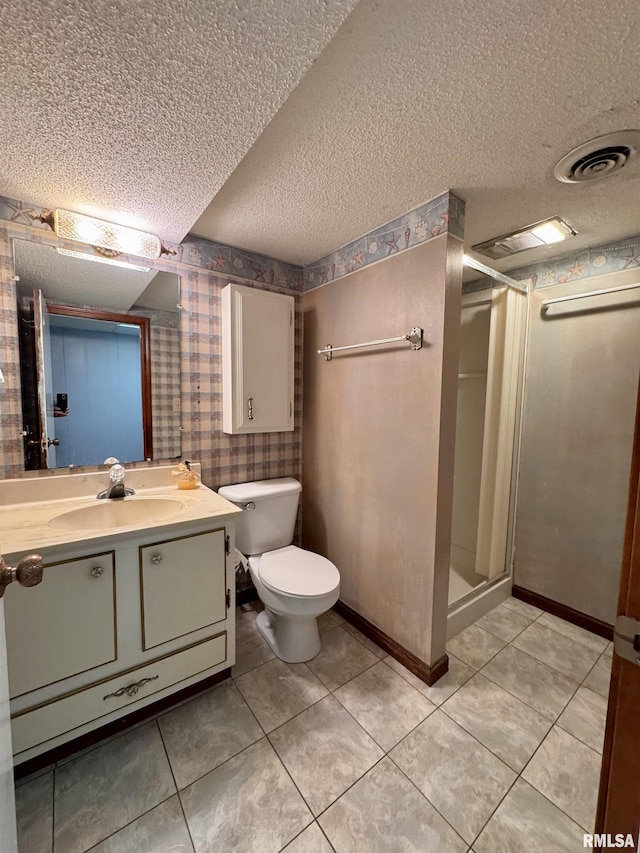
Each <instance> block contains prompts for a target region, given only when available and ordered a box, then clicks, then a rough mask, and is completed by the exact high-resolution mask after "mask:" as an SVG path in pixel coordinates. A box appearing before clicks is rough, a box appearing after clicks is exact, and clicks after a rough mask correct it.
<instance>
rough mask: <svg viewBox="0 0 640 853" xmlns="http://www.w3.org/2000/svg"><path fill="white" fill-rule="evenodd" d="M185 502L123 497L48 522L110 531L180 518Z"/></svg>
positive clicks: (68, 527) (56, 524) (61, 526)
mask: <svg viewBox="0 0 640 853" xmlns="http://www.w3.org/2000/svg"><path fill="white" fill-rule="evenodd" d="M182 507H183V503H182V501H176V500H173V499H171V498H122V499H121V500H101V501H98V500H97V501H96V503H95V504H92V505H91V506H87V507H82V509H72V510H70V511H69V512H64V513H62V515H57V516H55V518H52V519H51V521H49V527H55V528H58V529H60V530H110V529H111V528H113V527H130V526H131V525H138V524H144V523H145V522H152V521H163V520H165V519H167V518H170V517H171V516H173V515H178V513H179V512H180V510H181V509H182Z"/></svg>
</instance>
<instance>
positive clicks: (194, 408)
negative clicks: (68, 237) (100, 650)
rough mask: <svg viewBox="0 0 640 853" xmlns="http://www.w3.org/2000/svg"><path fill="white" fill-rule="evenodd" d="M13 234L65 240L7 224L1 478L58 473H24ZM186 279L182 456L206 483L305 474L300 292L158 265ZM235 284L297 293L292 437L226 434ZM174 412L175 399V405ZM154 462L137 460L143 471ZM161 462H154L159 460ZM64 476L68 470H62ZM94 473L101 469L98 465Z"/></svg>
mask: <svg viewBox="0 0 640 853" xmlns="http://www.w3.org/2000/svg"><path fill="white" fill-rule="evenodd" d="M12 237H18V238H20V239H28V240H36V241H37V242H44V243H49V244H53V245H57V244H59V241H58V240H57V238H56V237H55V236H53V235H51V234H50V233H49V234H48V233H46V232H43V231H42V230H38V229H36V228H34V227H31V226H26V225H22V224H18V223H14V222H6V223H3V224H2V225H0V358H1V363H0V368H1V369H2V371H3V375H4V377H5V382H4V384H1V383H0V419H1V427H2V429H1V434H0V477H1V478H8V477H20V476H55V475H56V471H42V472H30V473H28V474H25V473H24V471H23V456H22V411H21V403H20V370H19V362H18V345H17V334H18V330H17V322H16V297H15V283H14V282H13V278H12V277H13V246H12ZM150 263H151V264H152V266H154V267H156V268H157V269H162V270H165V271H166V272H173V273H177V274H178V275H179V276H180V277H181V297H180V298H181V305H182V311H181V313H180V342H181V358H180V388H181V393H180V398H181V406H182V411H181V423H182V457H183V458H184V459H189V460H192V461H194V462H200V463H201V464H202V479H203V482H204V483H205V485H207V486H211V487H212V488H217V487H218V486H221V485H226V484H228V483H236V482H243V481H248V480H260V479H270V478H273V477H297V478H300V476H301V466H302V299H301V294H300V291H297V292H296V291H292V290H289V289H288V288H282V287H278V286H275V285H270V284H263V283H257V282H254V281H248V280H246V279H244V278H242V277H240V276H234V275H228V274H216V273H214V272H210V271H208V270H207V269H203V268H199V269H198V268H195V267H193V266H188V265H186V264H183V263H175V262H172V261H168V260H159V261H156V262H150ZM230 281H234V282H237V283H239V284H244V285H248V286H253V287H260V288H261V289H263V290H273V291H275V292H278V293H293V295H294V296H295V299H296V317H295V383H296V384H295V401H294V427H295V428H294V430H293V432H286V433H257V434H255V435H226V434H225V433H223V432H222V334H221V321H222V304H221V298H220V292H221V290H222V288H223V287H225V286H226V285H227V284H228V283H229V282H230ZM170 405H171V407H173V397H172V398H171V401H170ZM146 464H148V463H144V462H141V463H135V467H138V466H144V465H146ZM151 464H153V463H151ZM62 470H63V471H64V472H66V471H67V469H62ZM87 470H96V469H95V468H93V469H91V468H89V469H87Z"/></svg>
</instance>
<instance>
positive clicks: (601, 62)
mask: <svg viewBox="0 0 640 853" xmlns="http://www.w3.org/2000/svg"><path fill="white" fill-rule="evenodd" d="M639 43H640V6H639V5H638V2H637V0H619V2H617V3H602V2H601V0H567V2H563V3H558V2H557V0H535V2H533V3H525V2H519V3H513V2H512V0H508V2H507V0H483V2H482V3H471V2H468V0H449V2H446V3H434V2H425V0H405V1H404V2H402V3H397V4H396V3H393V2H391V3H384V2H382V3H380V2H377V0H361V2H360V3H359V4H358V6H357V7H356V9H355V11H354V12H353V13H352V14H351V16H350V17H349V18H348V19H347V21H346V22H345V24H344V25H343V26H342V28H341V29H340V30H339V32H338V33H337V35H336V36H335V37H334V39H333V40H332V41H331V43H330V44H329V45H328V47H327V48H326V49H325V50H324V51H323V53H322V54H321V56H320V58H319V59H318V61H317V62H316V63H315V65H314V66H313V68H312V69H311V70H310V71H309V72H308V73H307V75H306V76H305V77H304V79H303V80H302V82H301V83H300V85H299V86H298V87H297V89H296V90H295V91H294V92H293V94H292V95H291V97H290V98H289V99H288V101H287V102H286V104H285V105H284V107H283V108H282V109H281V110H280V112H279V113H278V115H277V116H276V117H275V118H274V120H273V121H272V122H271V124H270V125H269V126H268V127H267V128H266V130H265V132H264V133H263V134H262V136H261V137H260V139H259V140H258V141H257V143H256V144H255V145H254V146H253V148H252V149H251V150H250V151H249V153H248V154H247V156H246V157H245V159H244V160H243V162H242V163H241V164H240V165H239V167H238V168H237V169H236V171H235V172H234V174H233V175H232V176H231V178H230V179H229V180H228V181H227V183H226V184H225V186H224V187H223V188H222V189H221V191H220V192H219V193H218V195H217V196H216V198H215V199H214V200H213V202H212V204H211V205H210V206H209V208H208V209H207V211H206V212H205V213H204V214H203V216H202V217H201V218H200V220H199V221H198V222H197V224H196V225H195V226H194V228H192V231H193V232H194V233H195V234H198V235H200V236H204V237H212V238H215V239H217V240H221V241H223V242H227V243H230V244H233V245H236V246H242V247H245V248H249V249H253V250H255V251H259V252H263V253H265V254H270V255H272V256H275V257H277V258H280V259H282V260H288V261H291V262H294V263H308V262H311V261H313V260H316V259H318V258H320V257H322V256H323V255H325V254H327V253H328V252H330V251H332V250H334V249H336V248H338V247H339V246H342V245H344V244H345V243H347V242H349V241H350V240H352V239H355V238H356V237H358V236H360V235H361V234H363V233H366V232H368V231H370V230H371V229H373V228H374V227H376V226H378V225H381V224H383V223H385V222H387V221H389V220H391V219H393V218H394V217H396V216H398V215H400V214H402V213H404V212H405V211H407V210H410V209H412V208H414V207H416V206H418V205H419V204H421V203H422V202H424V201H426V200H428V199H429V198H431V197H433V196H435V195H437V194H439V193H441V192H443V191H444V190H446V189H448V188H451V189H453V190H454V191H455V192H457V193H458V194H459V195H460V196H461V197H462V198H464V199H465V200H466V202H467V215H466V232H465V238H466V239H465V242H466V244H467V246H470V245H471V244H473V243H477V242H480V241H482V240H484V239H487V238H489V237H493V236H496V235H498V234H500V233H503V232H505V231H509V230H511V229H515V228H517V227H519V226H522V225H526V224H528V223H530V222H533V221H536V220H538V219H542V218H544V217H547V216H549V215H553V214H560V215H562V216H563V217H564V218H565V219H567V220H568V221H569V222H570V223H571V224H572V225H573V226H574V227H575V228H576V229H577V231H578V232H579V234H578V237H577V238H575V239H573V240H571V242H570V243H566V244H564V245H563V247H562V249H563V250H564V251H567V252H568V251H573V250H576V249H579V248H582V247H584V246H590V245H598V244H602V243H605V242H608V241H611V240H615V239H619V238H621V237H624V236H628V235H630V234H635V233H638V232H640V203H639V202H640V165H635V166H633V167H631V168H630V169H629V170H628V171H625V172H621V173H620V174H619V175H614V176H612V177H609V178H606V179H604V180H600V181H596V182H594V183H591V184H587V185H584V186H575V185H568V184H561V183H559V182H558V181H556V180H555V179H554V177H553V168H554V166H555V164H556V162H557V161H558V159H559V158H560V157H561V156H562V155H564V154H565V153H566V152H567V151H568V150H570V149H571V148H573V147H575V146H576V145H578V144H580V143H582V142H584V141H586V140H588V139H590V138H591V137H593V136H596V135H600V134H603V133H607V132H610V131H613V130H619V129H624V128H627V127H640V108H639V105H638V103H639V102H638V98H639V95H640V92H639V88H638V80H640V51H639V50H638V44H639ZM559 252H560V249H559V247H558V246H552V247H549V248H548V249H546V248H545V249H538V250H534V251H528V252H524V253H522V254H518V255H516V256H514V257H513V258H511V259H507V260H504V261H499V262H498V261H496V262H492V263H493V265H494V266H496V267H498V268H500V269H511V268H514V267H516V266H523V265H525V264H527V263H532V262H535V261H538V260H542V259H544V258H545V257H548V256H551V255H557V254H558V253H559Z"/></svg>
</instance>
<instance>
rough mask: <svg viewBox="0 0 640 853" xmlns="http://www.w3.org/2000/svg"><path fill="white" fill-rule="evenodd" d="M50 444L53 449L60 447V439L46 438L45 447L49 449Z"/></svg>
mask: <svg viewBox="0 0 640 853" xmlns="http://www.w3.org/2000/svg"><path fill="white" fill-rule="evenodd" d="M52 444H53V446H54V447H60V439H59V438H48V439H47V447H51V445H52Z"/></svg>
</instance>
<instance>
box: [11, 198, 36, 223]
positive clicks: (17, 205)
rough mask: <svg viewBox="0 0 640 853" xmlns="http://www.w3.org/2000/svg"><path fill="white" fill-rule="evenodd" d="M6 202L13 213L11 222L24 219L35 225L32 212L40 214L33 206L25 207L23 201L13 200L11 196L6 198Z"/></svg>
mask: <svg viewBox="0 0 640 853" xmlns="http://www.w3.org/2000/svg"><path fill="white" fill-rule="evenodd" d="M4 203H5V204H6V205H7V207H8V208H9V210H10V211H12V213H11V218H10V220H9V221H10V222H18V221H19V220H20V219H23V220H24V221H25V222H26V223H27V224H28V225H33V224H34V221H33V220H32V219H31V217H30V216H29V214H30V213H33V214H36V216H37V214H38V211H36V210H35V208H33V207H23V206H22V202H21V201H12V200H11V199H9V198H5V199H4Z"/></svg>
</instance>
